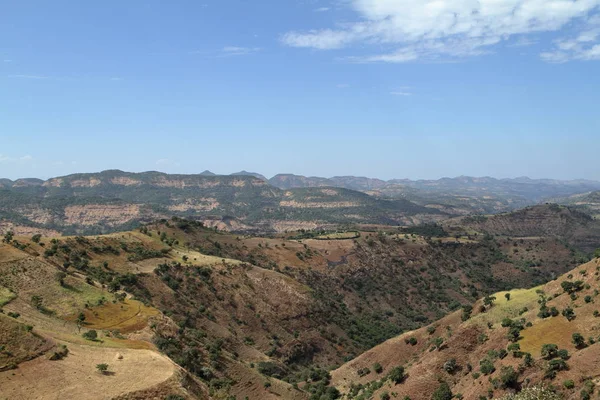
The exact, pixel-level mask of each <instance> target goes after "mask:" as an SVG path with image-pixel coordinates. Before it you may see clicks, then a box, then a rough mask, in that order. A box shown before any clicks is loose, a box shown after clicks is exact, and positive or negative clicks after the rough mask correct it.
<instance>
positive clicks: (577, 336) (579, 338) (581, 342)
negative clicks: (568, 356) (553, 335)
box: [571, 332, 585, 348]
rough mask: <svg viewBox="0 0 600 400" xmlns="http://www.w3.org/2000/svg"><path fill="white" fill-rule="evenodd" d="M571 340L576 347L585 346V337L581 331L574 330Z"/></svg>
mask: <svg viewBox="0 0 600 400" xmlns="http://www.w3.org/2000/svg"><path fill="white" fill-rule="evenodd" d="M571 341H572V342H573V344H574V345H575V347H577V348H581V347H585V338H584V337H583V335H581V333H578V332H575V333H574V334H573V335H572V336H571Z"/></svg>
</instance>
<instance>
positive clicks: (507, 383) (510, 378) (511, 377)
mask: <svg viewBox="0 0 600 400" xmlns="http://www.w3.org/2000/svg"><path fill="white" fill-rule="evenodd" d="M518 380H519V374H518V373H517V371H515V369H514V368H513V367H502V368H501V369H500V382H501V384H502V387H503V388H508V387H515V386H516V385H517V383H518Z"/></svg>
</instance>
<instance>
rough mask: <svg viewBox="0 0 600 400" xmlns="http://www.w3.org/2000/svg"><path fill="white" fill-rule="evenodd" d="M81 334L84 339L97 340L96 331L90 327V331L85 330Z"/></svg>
mask: <svg viewBox="0 0 600 400" xmlns="http://www.w3.org/2000/svg"><path fill="white" fill-rule="evenodd" d="M82 336H83V337H84V338H85V339H87V340H92V341H94V340H98V332H96V331H95V330H93V329H92V330H90V331H87V332H86V333H84V334H83V335H82Z"/></svg>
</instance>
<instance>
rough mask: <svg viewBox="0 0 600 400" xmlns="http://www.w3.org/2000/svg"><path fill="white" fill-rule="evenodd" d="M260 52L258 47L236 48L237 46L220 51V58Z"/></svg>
mask: <svg viewBox="0 0 600 400" xmlns="http://www.w3.org/2000/svg"><path fill="white" fill-rule="evenodd" d="M259 51H261V48H260V47H238V46H226V47H223V49H221V56H223V57H229V56H245V55H248V54H254V53H258V52H259Z"/></svg>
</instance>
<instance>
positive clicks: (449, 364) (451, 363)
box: [443, 358, 457, 374]
mask: <svg viewBox="0 0 600 400" xmlns="http://www.w3.org/2000/svg"><path fill="white" fill-rule="evenodd" d="M456 367H457V365H456V359H455V358H451V359H449V360H448V361H446V362H445V363H444V367H443V368H444V371H446V372H447V373H449V374H451V373H453V372H454V371H456Z"/></svg>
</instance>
